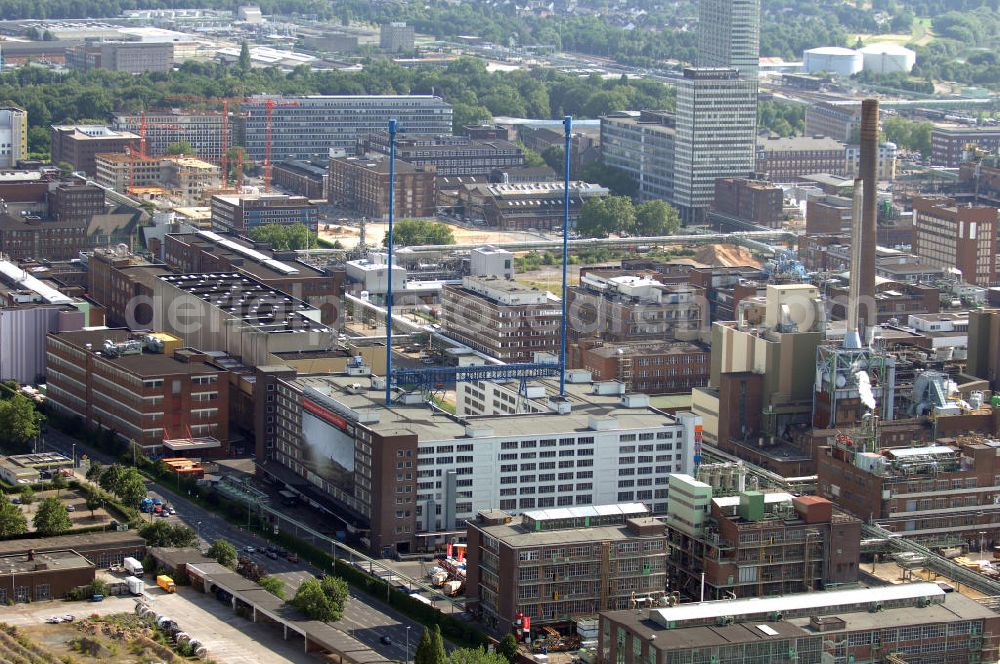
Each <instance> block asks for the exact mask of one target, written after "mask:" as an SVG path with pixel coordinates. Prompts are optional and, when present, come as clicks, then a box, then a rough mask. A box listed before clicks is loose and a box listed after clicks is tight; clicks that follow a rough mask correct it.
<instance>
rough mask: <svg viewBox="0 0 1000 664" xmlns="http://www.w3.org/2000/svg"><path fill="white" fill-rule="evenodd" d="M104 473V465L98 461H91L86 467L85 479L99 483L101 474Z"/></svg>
mask: <svg viewBox="0 0 1000 664" xmlns="http://www.w3.org/2000/svg"><path fill="white" fill-rule="evenodd" d="M103 473H104V466H102V465H101V462H100V461H91V462H90V468H88V469H87V479H88V480H90V481H91V482H94V483H95V484H100V480H101V475H102V474H103Z"/></svg>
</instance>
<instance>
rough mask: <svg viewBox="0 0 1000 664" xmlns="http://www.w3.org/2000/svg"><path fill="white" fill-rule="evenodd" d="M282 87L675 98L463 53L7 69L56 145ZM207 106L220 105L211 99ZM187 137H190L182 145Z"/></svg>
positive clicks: (537, 98)
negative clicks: (416, 59)
mask: <svg viewBox="0 0 1000 664" xmlns="http://www.w3.org/2000/svg"><path fill="white" fill-rule="evenodd" d="M260 93H272V94H283V95H311V94H319V95H323V94H326V95H333V94H340V95H360V94H436V95H439V96H441V97H443V98H444V99H445V101H447V102H449V103H450V104H452V106H453V109H454V127H455V128H456V129H460V128H461V127H463V126H465V125H468V124H477V123H480V122H484V121H488V120H490V119H491V118H492V117H493V116H494V115H510V116H515V117H532V118H553V119H558V118H561V117H562V116H563V115H574V116H578V117H597V116H599V115H603V114H605V113H608V112H610V111H618V110H623V109H642V108H673V107H674V93H673V90H672V89H670V88H668V87H667V86H665V85H663V84H661V83H658V82H656V81H649V80H628V79H624V78H622V79H612V80H605V79H603V78H601V77H600V76H596V75H594V76H589V77H583V78H581V77H579V76H575V75H570V74H565V73H561V72H558V71H555V70H551V69H533V70H530V71H527V70H521V71H514V72H489V71H487V70H486V63H485V62H483V61H481V60H478V59H474V58H461V59H459V60H456V61H455V62H452V63H450V64H449V65H448V66H447V67H443V68H442V67H415V68H405V67H401V66H399V65H397V64H395V63H393V62H391V61H389V60H385V59H378V60H373V61H371V62H369V63H367V65H366V66H365V68H364V69H363V70H362V71H359V72H344V71H312V70H310V69H309V67H307V66H304V65H303V66H300V67H297V68H295V69H294V70H292V71H290V72H282V71H280V70H278V69H275V68H268V69H252V70H249V71H244V70H240V69H239V68H238V67H235V66H226V65H221V64H215V63H202V62H186V63H184V64H182V65H181V66H180V67H179V68H177V69H176V70H174V71H171V72H154V73H149V74H142V75H132V74H128V73H124V72H111V71H105V70H93V71H89V72H86V73H83V72H70V73H60V72H54V71H51V70H45V69H41V68H39V67H21V68H18V69H16V70H13V71H9V72H4V73H3V74H0V100H4V101H5V102H7V103H12V104H15V105H17V106H20V107H22V108H24V109H25V110H27V112H28V125H29V127H28V145H29V150H30V151H31V152H33V153H45V152H47V151H48V149H49V134H50V130H49V126H50V125H52V124H60V123H74V122H83V121H96V122H102V123H103V122H106V121H107V119H108V117H109V116H110V115H111V114H113V113H116V112H122V113H137V112H140V111H142V110H145V109H151V108H172V107H178V106H187V107H191V108H199V107H200V108H205V107H206V105H204V104H200V103H198V102H184V101H179V100H176V99H169V98H170V97H176V96H188V97H234V96H236V97H239V96H244V95H252V94H260ZM207 107H208V108H216V106H211V105H208V106H207ZM179 147H182V146H179Z"/></svg>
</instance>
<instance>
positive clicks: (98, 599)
mask: <svg viewBox="0 0 1000 664" xmlns="http://www.w3.org/2000/svg"><path fill="white" fill-rule="evenodd" d="M90 601H91V602H103V601H104V595H91V596H90Z"/></svg>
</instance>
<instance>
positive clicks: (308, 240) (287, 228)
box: [250, 223, 316, 251]
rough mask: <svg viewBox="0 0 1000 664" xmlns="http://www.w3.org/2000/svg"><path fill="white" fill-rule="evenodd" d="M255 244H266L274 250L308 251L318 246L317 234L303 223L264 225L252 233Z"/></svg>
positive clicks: (251, 236)
mask: <svg viewBox="0 0 1000 664" xmlns="http://www.w3.org/2000/svg"><path fill="white" fill-rule="evenodd" d="M250 238H251V239H252V240H253V241H254V242H266V243H267V244H269V245H271V248H272V249H279V250H280V249H291V250H293V251H295V250H298V249H308V248H309V247H315V246H316V233H312V232H310V230H309V228H308V227H307V226H306V225H305V224H302V223H295V224H287V225H286V224H264V225H263V226H257V227H256V228H254V229H253V230H251V231H250Z"/></svg>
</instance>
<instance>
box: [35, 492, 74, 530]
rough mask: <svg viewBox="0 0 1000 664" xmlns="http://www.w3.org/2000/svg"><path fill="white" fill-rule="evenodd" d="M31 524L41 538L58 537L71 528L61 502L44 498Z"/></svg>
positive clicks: (71, 524)
mask: <svg viewBox="0 0 1000 664" xmlns="http://www.w3.org/2000/svg"><path fill="white" fill-rule="evenodd" d="M32 523H33V524H34V526H35V530H36V531H37V532H38V534H39V535H41V536H43V537H50V536H52V535H59V534H61V533H64V532H66V531H67V530H69V529H70V528H72V527H73V522H72V521H70V519H69V514H67V513H66V507H65V506H63V504H62V501H61V500H59V499H58V498H52V497H50V498H46V499H45V500H43V501H42V503H41V504H40V505H39V506H38V511H37V512H35V518H34V520H33V521H32Z"/></svg>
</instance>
